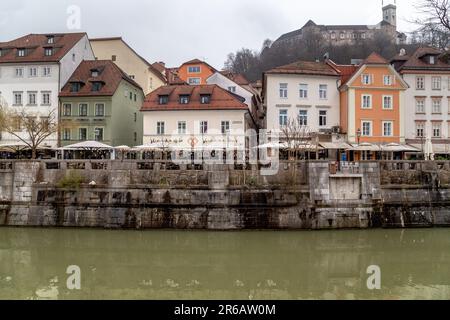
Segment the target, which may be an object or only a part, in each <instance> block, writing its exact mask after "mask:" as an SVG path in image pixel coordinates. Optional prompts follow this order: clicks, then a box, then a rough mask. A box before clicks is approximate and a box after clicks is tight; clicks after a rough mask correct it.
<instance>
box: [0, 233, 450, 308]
mask: <svg viewBox="0 0 450 320" xmlns="http://www.w3.org/2000/svg"><path fill="white" fill-rule="evenodd" d="M71 265H75V266H79V268H80V270H81V277H80V278H81V290H69V289H68V288H67V285H66V281H67V278H68V277H69V275H68V274H66V271H67V268H68V267H69V266H71ZM371 265H376V266H379V267H380V270H381V290H369V289H368V287H367V279H368V277H369V276H370V275H368V274H367V268H368V267H369V266H371ZM0 299H221V300H222V299H246V300H247V299H255V300H256V299H262V300H265V299H450V229H417V230H363V231H353V230H350V231H323V232H277V231H261V232H256V231H255V232H190V231H185V232H181V231H104V230H82V229H78V230H75V229H14V228H0Z"/></svg>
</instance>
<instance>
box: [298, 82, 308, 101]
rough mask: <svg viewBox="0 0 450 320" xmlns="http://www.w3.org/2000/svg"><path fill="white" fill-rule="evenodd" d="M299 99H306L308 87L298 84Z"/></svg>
mask: <svg viewBox="0 0 450 320" xmlns="http://www.w3.org/2000/svg"><path fill="white" fill-rule="evenodd" d="M299 94H300V99H307V98H308V85H307V84H300V91H299Z"/></svg>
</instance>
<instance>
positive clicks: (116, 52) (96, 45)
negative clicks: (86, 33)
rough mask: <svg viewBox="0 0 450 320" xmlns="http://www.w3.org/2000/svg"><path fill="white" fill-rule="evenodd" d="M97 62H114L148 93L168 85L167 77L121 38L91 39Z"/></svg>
mask: <svg viewBox="0 0 450 320" xmlns="http://www.w3.org/2000/svg"><path fill="white" fill-rule="evenodd" d="M90 41H91V45H92V49H93V50H94V55H95V58H96V59H97V60H112V61H114V62H115V63H116V65H117V66H118V67H119V68H120V69H122V70H123V71H125V72H126V73H127V74H128V75H129V76H130V77H131V78H132V79H133V80H134V81H136V82H137V83H138V84H139V85H140V86H141V87H142V89H143V90H144V93H145V94H146V95H147V94H148V93H150V92H152V91H154V90H156V89H158V88H159V87H161V86H163V85H166V83H167V81H166V77H165V75H163V74H162V73H161V72H160V71H158V70H157V69H155V68H154V67H153V66H152V65H151V64H150V63H149V62H148V61H147V60H145V59H144V58H143V57H141V56H140V55H139V54H138V53H137V52H136V51H134V49H133V48H131V47H130V46H129V45H128V44H127V43H126V42H125V41H124V40H123V39H122V38H121V37H115V38H98V39H90Z"/></svg>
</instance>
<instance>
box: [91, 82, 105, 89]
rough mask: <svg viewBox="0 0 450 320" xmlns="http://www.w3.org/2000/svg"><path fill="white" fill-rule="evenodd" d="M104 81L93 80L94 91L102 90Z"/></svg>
mask: <svg viewBox="0 0 450 320" xmlns="http://www.w3.org/2000/svg"><path fill="white" fill-rule="evenodd" d="M102 86H103V85H102V83H101V82H93V83H92V91H100V90H102Z"/></svg>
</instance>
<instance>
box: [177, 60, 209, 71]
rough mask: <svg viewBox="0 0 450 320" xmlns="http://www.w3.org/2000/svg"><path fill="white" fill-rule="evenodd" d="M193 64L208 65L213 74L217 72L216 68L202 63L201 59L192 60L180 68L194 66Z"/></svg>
mask: <svg viewBox="0 0 450 320" xmlns="http://www.w3.org/2000/svg"><path fill="white" fill-rule="evenodd" d="M192 64H204V65H206V66H207V67H208V68H209V69H211V71H212V72H217V70H216V68H214V67H213V66H211V65H210V64H208V63H207V62H205V61H202V60H200V59H192V60H189V61H187V62H185V63H183V64H182V65H181V66H180V68H181V67H183V66H187V65H192ZM180 68H179V69H180Z"/></svg>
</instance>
